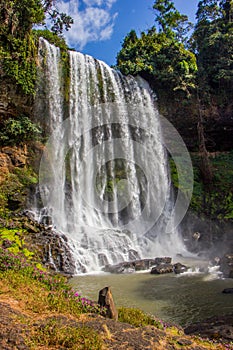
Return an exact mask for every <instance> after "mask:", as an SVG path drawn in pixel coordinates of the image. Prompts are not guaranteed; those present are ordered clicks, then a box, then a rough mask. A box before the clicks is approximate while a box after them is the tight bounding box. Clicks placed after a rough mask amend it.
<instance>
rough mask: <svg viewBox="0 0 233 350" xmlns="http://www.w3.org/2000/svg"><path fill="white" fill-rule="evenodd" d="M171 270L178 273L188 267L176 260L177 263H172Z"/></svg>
mask: <svg viewBox="0 0 233 350" xmlns="http://www.w3.org/2000/svg"><path fill="white" fill-rule="evenodd" d="M173 270H174V272H175V274H179V273H182V272H185V271H187V270H188V268H187V266H185V265H183V264H181V263H179V262H178V263H176V264H174V265H173Z"/></svg>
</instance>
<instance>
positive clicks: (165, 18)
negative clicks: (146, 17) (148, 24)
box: [153, 0, 193, 43]
mask: <svg viewBox="0 0 233 350" xmlns="http://www.w3.org/2000/svg"><path fill="white" fill-rule="evenodd" d="M153 9H154V10H155V12H156V17H155V21H156V22H157V23H158V25H159V27H160V31H162V32H163V33H165V34H166V36H167V37H170V38H173V39H176V40H178V41H181V42H183V43H186V42H187V36H186V35H187V33H188V32H189V31H190V30H191V28H192V27H193V25H192V23H191V22H189V21H188V17H187V16H185V15H182V14H181V13H180V12H179V11H177V9H176V8H175V6H174V3H173V2H172V1H169V0H156V1H155V3H154V5H153Z"/></svg>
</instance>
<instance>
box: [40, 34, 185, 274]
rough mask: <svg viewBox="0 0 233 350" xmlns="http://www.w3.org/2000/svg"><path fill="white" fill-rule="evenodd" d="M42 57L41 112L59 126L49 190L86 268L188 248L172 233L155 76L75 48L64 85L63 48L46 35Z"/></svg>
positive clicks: (49, 204)
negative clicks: (150, 81) (152, 86)
mask: <svg viewBox="0 0 233 350" xmlns="http://www.w3.org/2000/svg"><path fill="white" fill-rule="evenodd" d="M39 59H40V65H41V70H40V76H39V79H38V93H37V99H36V118H38V119H40V120H41V121H42V122H43V123H44V125H45V129H46V130H47V131H49V132H50V134H51V136H50V138H49V140H48V142H47V146H46V149H45V151H44V154H43V157H42V161H41V167H40V190H41V196H42V200H43V204H44V207H46V210H47V212H48V213H49V215H51V216H52V221H53V225H54V226H55V227H56V229H57V230H59V231H62V232H63V233H64V234H65V235H66V236H67V237H68V239H69V241H70V242H71V245H72V250H73V254H74V256H75V258H76V263H77V272H87V271H96V270H100V268H101V267H102V266H103V265H104V264H113V263H117V262H120V261H123V260H127V261H128V260H130V259H131V260H132V259H136V258H142V257H155V256H160V255H164V254H165V255H174V254H177V253H182V252H183V251H185V247H184V245H183V243H182V240H181V238H180V236H179V232H178V231H177V230H176V229H173V230H171V231H170V232H166V226H167V222H168V221H169V220H171V218H170V217H171V210H172V201H171V189H170V180H169V174H168V167H167V158H166V152H165V149H164V146H163V140H162V132H161V125H160V119H159V115H158V112H157V109H156V107H155V104H154V99H153V97H152V95H151V92H150V91H149V88H148V86H147V84H146V83H145V81H143V80H142V79H139V78H138V79H134V78H133V77H123V76H122V75H121V74H120V73H118V72H116V71H114V70H113V69H111V68H110V67H109V66H107V65H106V64H105V63H103V62H101V61H97V60H95V59H94V58H92V57H90V56H86V55H83V54H81V53H78V52H73V51H70V52H69V79H67V81H66V84H69V85H68V86H69V91H66V92H64V90H65V89H67V86H65V84H64V76H63V71H62V59H61V56H60V52H59V49H58V48H56V47H54V46H53V45H50V44H49V43H48V42H47V41H46V40H44V39H40V48H39ZM64 86H65V88H64ZM65 94H66V95H67V94H68V96H69V97H68V98H67V96H66V97H65Z"/></svg>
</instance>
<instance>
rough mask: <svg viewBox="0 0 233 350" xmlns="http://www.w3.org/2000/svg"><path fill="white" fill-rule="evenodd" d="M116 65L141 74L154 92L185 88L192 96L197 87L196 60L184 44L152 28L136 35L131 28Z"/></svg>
mask: <svg viewBox="0 0 233 350" xmlns="http://www.w3.org/2000/svg"><path fill="white" fill-rule="evenodd" d="M117 68H118V69H119V70H120V71H121V72H122V73H123V74H126V75H127V74H132V75H137V74H140V75H141V76H142V77H144V78H147V79H148V80H149V82H150V83H151V85H152V87H153V88H154V89H155V91H156V92H157V91H159V90H160V89H162V90H164V89H166V90H167V91H169V92H174V91H176V90H182V91H184V92H185V94H187V95H189V94H190V92H189V90H192V89H193V88H194V87H195V74H196V70H197V65H196V59H195V56H194V54H193V53H192V52H190V51H188V50H186V49H185V47H184V45H183V44H182V43H179V42H178V41H176V40H174V39H173V38H171V37H169V36H167V35H166V34H165V33H163V32H161V33H157V32H156V30H155V28H151V29H150V30H149V31H148V32H147V33H141V37H139V38H137V36H136V33H135V32H134V31H131V32H130V33H129V34H128V35H127V36H126V38H125V39H124V42H123V45H122V49H121V51H120V52H119V53H118V55H117Z"/></svg>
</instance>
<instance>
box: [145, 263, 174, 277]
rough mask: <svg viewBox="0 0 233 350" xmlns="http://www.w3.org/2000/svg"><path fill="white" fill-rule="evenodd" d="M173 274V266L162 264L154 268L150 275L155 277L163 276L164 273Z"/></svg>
mask: <svg viewBox="0 0 233 350" xmlns="http://www.w3.org/2000/svg"><path fill="white" fill-rule="evenodd" d="M171 272H173V265H172V264H160V265H158V266H155V267H152V269H151V272H150V273H151V274H155V275H161V274H164V273H171Z"/></svg>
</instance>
